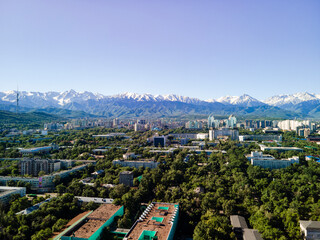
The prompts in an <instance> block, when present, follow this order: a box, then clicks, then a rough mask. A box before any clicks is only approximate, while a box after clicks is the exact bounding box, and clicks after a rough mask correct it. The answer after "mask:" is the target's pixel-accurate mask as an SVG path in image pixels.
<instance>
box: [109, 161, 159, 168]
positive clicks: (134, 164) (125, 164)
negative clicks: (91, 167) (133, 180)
mask: <svg viewBox="0 0 320 240" xmlns="http://www.w3.org/2000/svg"><path fill="white" fill-rule="evenodd" d="M112 163H113V165H117V164H119V165H121V166H123V167H134V168H139V167H144V168H147V167H148V168H156V167H158V165H159V164H160V163H159V162H156V161H154V160H152V159H145V160H143V159H140V160H139V161H133V160H132V161H128V160H113V161H112Z"/></svg>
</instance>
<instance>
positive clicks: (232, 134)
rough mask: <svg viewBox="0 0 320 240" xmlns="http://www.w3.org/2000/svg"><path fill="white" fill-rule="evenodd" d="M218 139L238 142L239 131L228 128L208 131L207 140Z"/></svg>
mask: <svg viewBox="0 0 320 240" xmlns="http://www.w3.org/2000/svg"><path fill="white" fill-rule="evenodd" d="M219 138H229V139H230V140H233V141H237V140H239V130H238V129H230V128H221V129H210V130H209V140H210V141H212V140H214V139H219Z"/></svg>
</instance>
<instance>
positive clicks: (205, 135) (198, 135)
mask: <svg viewBox="0 0 320 240" xmlns="http://www.w3.org/2000/svg"><path fill="white" fill-rule="evenodd" d="M208 138H209V134H208V133H198V134H197V139H202V140H204V139H208Z"/></svg>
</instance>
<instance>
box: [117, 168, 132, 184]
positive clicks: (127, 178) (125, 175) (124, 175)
mask: <svg viewBox="0 0 320 240" xmlns="http://www.w3.org/2000/svg"><path fill="white" fill-rule="evenodd" d="M119 183H120V184H124V185H126V186H128V187H133V172H131V171H123V172H121V173H120V175H119Z"/></svg>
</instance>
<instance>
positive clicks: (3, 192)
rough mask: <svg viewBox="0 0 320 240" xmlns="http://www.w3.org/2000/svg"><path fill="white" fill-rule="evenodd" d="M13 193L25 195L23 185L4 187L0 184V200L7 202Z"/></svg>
mask: <svg viewBox="0 0 320 240" xmlns="http://www.w3.org/2000/svg"><path fill="white" fill-rule="evenodd" d="M13 194H19V195H20V196H21V197H23V196H25V195H26V188H25V187H5V186H0V202H1V203H3V204H8V203H9V202H10V199H11V196H12V195H13Z"/></svg>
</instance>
